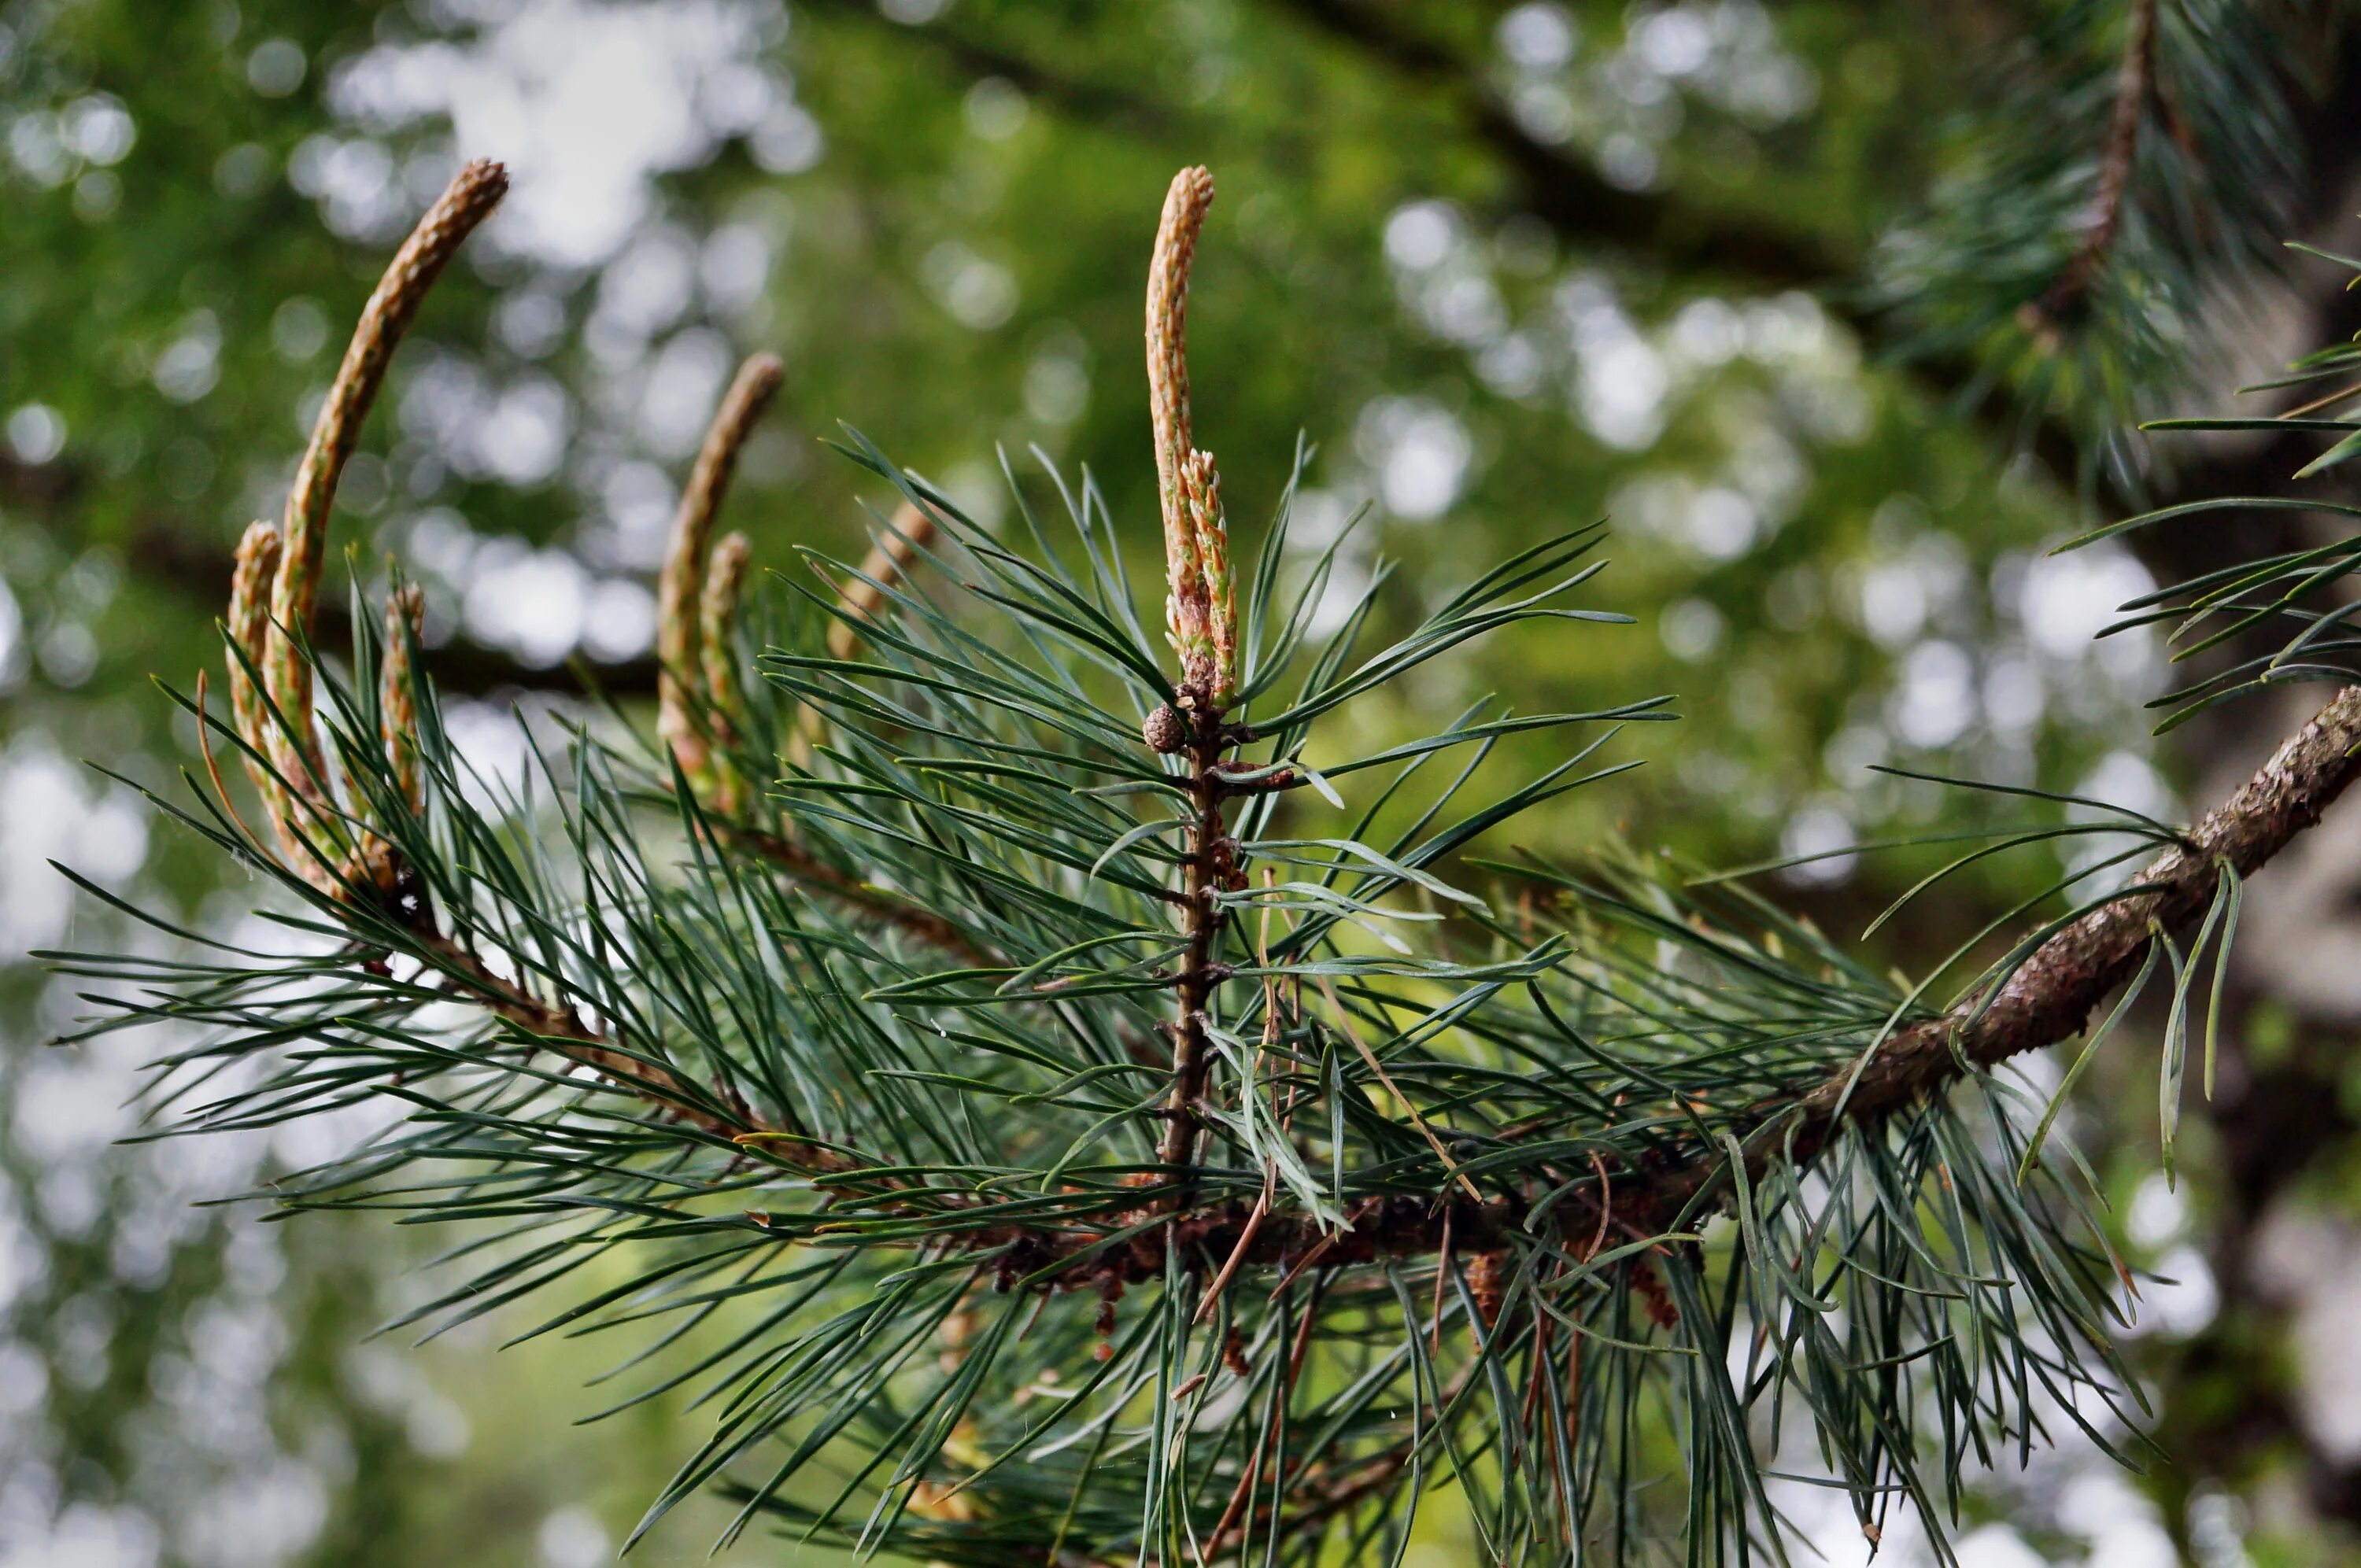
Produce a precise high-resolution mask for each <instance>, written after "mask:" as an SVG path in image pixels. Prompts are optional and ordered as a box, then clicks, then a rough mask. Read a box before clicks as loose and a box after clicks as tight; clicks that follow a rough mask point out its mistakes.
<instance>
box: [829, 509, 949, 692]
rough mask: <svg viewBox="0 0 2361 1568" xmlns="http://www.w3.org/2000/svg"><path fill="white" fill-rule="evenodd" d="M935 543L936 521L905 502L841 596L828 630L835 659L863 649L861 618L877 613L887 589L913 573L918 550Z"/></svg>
mask: <svg viewBox="0 0 2361 1568" xmlns="http://www.w3.org/2000/svg"><path fill="white" fill-rule="evenodd" d="M934 542H935V520H934V519H933V518H932V517H931V516H929V515H928V513H927V512H925V511H924V510H921V509H920V508H919V507H917V505H916V504H915V503H913V502H910V501H904V502H903V503H902V504H901V506H900V507H898V508H897V509H895V512H894V520H893V521H891V522H889V523H887V524H886V525H885V535H884V538H882V539H880V540H878V542H877V543H875V544H874V545H873V546H871V548H870V551H869V554H868V555H867V556H866V557H865V558H863V559H862V563H861V575H860V576H857V577H854V578H853V579H852V580H851V581H850V582H848V583H846V584H845V585H844V591H843V592H842V593H841V594H840V596H839V597H838V598H837V601H836V609H837V615H838V618H839V619H838V620H837V622H836V624H835V625H833V626H831V627H829V629H828V652H829V657H830V658H832V659H850V658H851V657H852V656H853V654H855V653H857V652H860V651H861V629H860V627H859V626H858V625H857V624H856V622H857V621H860V620H867V619H868V618H869V617H871V616H873V615H875V614H876V613H877V609H878V607H879V606H881V605H883V604H884V602H885V590H886V589H887V588H890V587H896V586H897V585H899V584H900V583H901V581H902V579H903V578H905V577H906V576H909V575H910V564H911V563H912V562H914V561H916V560H917V558H918V552H919V551H921V550H924V549H925V548H926V547H927V546H928V545H929V544H932V543H934Z"/></svg>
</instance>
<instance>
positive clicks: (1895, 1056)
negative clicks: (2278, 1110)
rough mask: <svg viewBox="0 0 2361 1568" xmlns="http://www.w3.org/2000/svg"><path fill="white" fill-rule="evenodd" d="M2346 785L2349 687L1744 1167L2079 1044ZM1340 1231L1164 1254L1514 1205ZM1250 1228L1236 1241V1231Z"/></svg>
mask: <svg viewBox="0 0 2361 1568" xmlns="http://www.w3.org/2000/svg"><path fill="white" fill-rule="evenodd" d="M2357 776H2361V686H2349V687H2346V688H2345V690H2344V691H2342V692H2339V693H2338V694H2337V695H2336V696H2335V697H2334V699H2333V700H2331V701H2330V702H2329V703H2328V704H2327V706H2325V707H2323V708H2322V709H2321V710H2320V712H2319V713H2318V714H2317V715H2315V716H2314V717H2313V718H2312V721H2311V722H2310V723H2308V724H2306V725H2305V726H2304V727H2303V729H2301V730H2299V731H2298V732H2297V733H2296V734H2295V735H2293V736H2291V737H2290V738H2289V739H2288V740H2287V741H2286V742H2285V743H2284V744H2282V745H2281V746H2280V747H2279V750H2278V751H2276V752H2275V753H2274V754H2273V755H2272V756H2271V758H2270V760H2269V761H2268V762H2265V763H2264V764H2263V766H2262V767H2261V768H2260V769H2258V770H2257V772H2256V773H2255V775H2254V776H2253V777H2252V778H2250V779H2249V780H2247V782H2246V784H2245V785H2244V786H2242V787H2241V788H2240V789H2239V790H2238V791H2237V793H2236V794H2235V795H2232V796H2231V797H2230V798H2229V799H2227V800H2225V801H2224V802H2223V803H2222V804H2221V805H2220V806H2216V807H2215V808H2214V809H2213V811H2211V812H2209V813H2207V814H2206V816H2205V817H2204V818H2203V819H2202V821H2200V822H2199V823H2198V824H2197V825H2196V826H2195V827H2194V828H2191V829H2190V831H2189V833H2188V835H2187V838H2186V841H2185V843H2184V844H2183V845H2182V846H2181V847H2180V848H2176V849H2174V850H2170V851H2169V852H2167V853H2166V854H2164V855H2163V856H2161V857H2159V858H2158V860H2157V861H2155V863H2153V864H2152V865H2150V866H2149V867H2148V868H2147V870H2146V871H2145V872H2141V873H2140V875H2139V876H2138V878H2137V879H2136V881H2135V883H2133V884H2132V886H2133V890H2134V891H2132V892H2130V893H2128V894H2127V895H2126V896H2125V897H2123V898H2121V899H2118V900H2116V901H2114V902H2113V903H2110V904H2108V905H2104V906H2103V907H2102V908H2100V909H2098V910H2096V911H2093V912H2092V913H2091V914H2089V915H2086V916H2083V917H2082V918H2081V919H2079V920H2077V921H2075V922H2074V923H2073V924H2071V925H2070V926H2068V927H2065V928H2064V929H2063V930H2060V931H2058V932H2056V933H2055V934H2053V935H2051V936H2049V937H2048V938H2047V939H2045V940H2044V941H2042V942H2041V943H2040V945H2039V946H2038V947H2037V948H2035V949H2034V950H2033V952H2032V953H2031V955H2030V956H2029V957H2027V958H2026V960H2025V961H2024V962H2023V963H2022V964H2021V965H2019V966H2017V967H2016V969H2015V970H2013V971H2012V972H2011V973H2010V974H2009V976H2008V977H2007V979H2006V980H2005V981H2004V983H2003V984H2002V985H2001V987H2000V988H1999V990H1998V991H1997V992H1994V993H1992V994H1990V996H1989V998H1987V996H1986V995H1984V994H1982V993H1971V995H1969V996H1968V997H1966V998H1964V999H1962V1000H1961V1001H1960V1003H1957V1004H1956V1005H1955V1006H1953V1007H1952V1008H1951V1009H1950V1010H1949V1012H1947V1013H1945V1014H1942V1015H1941V1016H1940V1017H1938V1018H1934V1019H1931V1020H1928V1021H1927V1022H1924V1023H1920V1024H1916V1025H1911V1026H1909V1027H1907V1028H1905V1029H1902V1030H1899V1031H1896V1032H1895V1033H1894V1034H1893V1036H1891V1037H1890V1038H1888V1039H1886V1040H1885V1041H1884V1042H1883V1044H1881V1045H1880V1046H1879V1047H1877V1048H1876V1049H1875V1050H1874V1051H1873V1052H1872V1053H1871V1055H1870V1057H1869V1059H1868V1061H1867V1062H1866V1063H1865V1064H1856V1065H1854V1066H1849V1067H1847V1068H1845V1069H1840V1070H1839V1071H1838V1072H1836V1073H1834V1074H1832V1075H1831V1076H1829V1077H1828V1079H1827V1080H1824V1081H1822V1082H1821V1083H1819V1084H1817V1086H1815V1087H1813V1088H1811V1089H1809V1090H1808V1091H1805V1092H1802V1093H1800V1094H1797V1095H1795V1096H1794V1097H1793V1098H1791V1099H1788V1100H1785V1101H1783V1102H1780V1103H1778V1104H1775V1105H1761V1106H1757V1107H1755V1108H1754V1112H1753V1128H1752V1132H1751V1133H1750V1134H1749V1141H1750V1142H1751V1143H1752V1150H1751V1152H1750V1156H1749V1158H1750V1162H1751V1166H1752V1169H1753V1170H1754V1171H1755V1172H1756V1173H1758V1174H1759V1172H1760V1171H1761V1169H1762V1168H1763V1166H1764V1165H1765V1163H1766V1162H1768V1161H1769V1160H1770V1159H1772V1158H1773V1157H1784V1154H1785V1151H1786V1149H1787V1148H1788V1147H1789V1146H1788V1145H1787V1144H1785V1143H1784V1141H1782V1140H1784V1138H1785V1137H1786V1136H1787V1135H1788V1134H1789V1133H1790V1132H1791V1131H1792V1132H1793V1134H1794V1137H1795V1141H1794V1144H1793V1148H1794V1151H1795V1156H1796V1157H1797V1158H1798V1160H1799V1161H1808V1159H1809V1158H1810V1157H1812V1156H1813V1155H1814V1154H1815V1153H1817V1151H1818V1150H1819V1149H1820V1148H1821V1147H1822V1146H1825V1145H1826V1144H1827V1143H1828V1140H1829V1138H1830V1137H1831V1136H1832V1135H1833V1134H1834V1133H1835V1132H1836V1130H1837V1129H1838V1128H1839V1126H1840V1125H1844V1124H1851V1125H1860V1126H1867V1125H1872V1124H1875V1123H1876V1122H1878V1121H1880V1120H1882V1119H1883V1118H1884V1117H1886V1116H1888V1115H1891V1114H1892V1113H1894V1112H1895V1111H1897V1110H1899V1109H1901V1108H1902V1107H1904V1106H1905V1105H1906V1104H1908V1103H1910V1102H1912V1101H1913V1100H1915V1099H1916V1098H1918V1097H1920V1096H1922V1095H1925V1094H1928V1093H1931V1092H1934V1091H1938V1090H1939V1089H1940V1088H1941V1087H1942V1086H1943V1085H1945V1084H1946V1083H1948V1082H1949V1081H1951V1080H1955V1079H1957V1078H1958V1077H1959V1076H1960V1074H1961V1072H1962V1071H1963V1069H1962V1067H1961V1065H1960V1064H1961V1062H1962V1061H1963V1060H1964V1061H1966V1062H1969V1063H1972V1064H1973V1065H1974V1066H1975V1067H1977V1068H1990V1067H1993V1066H1996V1065H1998V1064H1999V1063H2001V1062H2003V1061H2005V1060H2007V1059H2008V1058H2011V1057H2014V1056H2019V1055H2022V1054H2024V1053H2025V1052H2026V1051H2031V1050H2037V1049H2039V1048H2041V1047H2045V1046H2051V1045H2056V1044H2058V1043H2059V1042H2060V1041H2062V1040H2066V1039H2069V1038H2070V1037H2072V1036H2074V1035H2075V1034H2077V1033H2079V1032H2080V1031H2081V1029H2082V1028H2083V1026H2084V1025H2085V1024H2086V1022H2087V1021H2088V1019H2089V1017H2090V1015H2091V1014H2092V1012H2093V1011H2094V1010H2095V1009H2096V1008H2097V1007H2098V1006H2099V1004H2100V1003H2103V1002H2104V1001H2105V1000H2106V999H2107V997H2108V995H2109V994H2110V993H2111V992H2114V990H2115V988H2116V987H2118V986H2120V985H2121V984H2122V983H2123V982H2124V981H2125V979H2126V978H2127V977H2128V976H2129V975H2130V973H2131V971H2132V970H2134V969H2135V968H2136V967H2137V966H2138V964H2139V962H2140V960H2141V958H2142V955H2143V954H2144V953H2145V952H2146V950H2147V947H2148V944H2149V943H2150V942H2151V941H2152V940H2153V939H2154V938H2155V937H2156V935H2157V933H2158V931H2159V930H2160V931H2162V932H2163V933H2165V934H2167V935H2169V936H2171V937H2174V938H2179V937H2181V936H2184V935H2186V933H2187V932H2188V930H2189V929H2190V927H2191V926H2192V925H2194V924H2195V922H2196V921H2197V920H2198V918H2199V917H2200V916H2202V913H2203V912H2204V910H2205V908H2206V905H2207V904H2208V903H2209V902H2210V900H2211V899H2212V897H2213V892H2214V889H2215V886H2216V881H2217V878H2218V876H2219V874H2220V869H2221V867H2222V866H2223V865H2224V864H2227V865H2229V866H2230V867H2231V868H2232V869H2233V870H2234V871H2235V872H2237V874H2238V875H2240V876H2241V877H2244V876H2246V875H2248V874H2250V873H2252V872H2256V871H2258V870H2260V869H2261V868H2262V867H2263V866H2264V865H2265V864H2267V863H2268V861H2270V860H2271V858H2272V857H2273V856H2275V855H2276V854H2278V853H2279V851H2280V850H2283V849H2285V848H2286V847H2287V846H2288V845H2289V843H2290V842H2291V841H2292V840H2293V839H2295V838H2296V837H2297V836H2298V835H2299V834H2301V833H2302V832H2303V831H2304V830H2305V829H2307V828H2311V827H2312V826H2313V825H2314V824H2315V823H2317V822H2318V821H2319V820H2320V817H2321V814H2322V813H2323V812H2324V811H2325V810H2327V808H2328V807H2329V806H2331V805H2332V804H2333V803H2334V801H2335V800H2336V799H2337V797H2338V796H2339V795H2343V794H2344V793H2345V789H2346V787H2347V786H2349V785H2350V784H2352V783H2353V781H2354V780H2355V778H2356V777H2357ZM1729 1177H1730V1171H1729V1169H1728V1166H1727V1163H1726V1161H1725V1160H1724V1158H1723V1157H1722V1156H1721V1152H1720V1149H1719V1146H1717V1145H1715V1144H1712V1143H1706V1144H1702V1145H1693V1146H1689V1147H1687V1148H1686V1149H1685V1150H1683V1151H1680V1152H1678V1153H1676V1154H1670V1155H1667V1156H1665V1157H1663V1158H1661V1159H1660V1160H1658V1161H1657V1162H1656V1163H1655V1164H1654V1166H1653V1168H1649V1169H1644V1170H1641V1171H1636V1172H1631V1173H1629V1174H1627V1175H1623V1176H1619V1177H1617V1178H1615V1179H1613V1180H1612V1181H1611V1183H1608V1184H1605V1185H1607V1186H1609V1188H1610V1189H1611V1200H1610V1201H1609V1208H1610V1210H1611V1212H1610V1213H1609V1216H1608V1218H1609V1221H1610V1222H1611V1223H1612V1224H1613V1225H1614V1227H1615V1228H1616V1229H1617V1230H1618V1231H1620V1232H1622V1233H1625V1234H1631V1235H1633V1236H1635V1237H1636V1236H1645V1235H1649V1234H1657V1233H1659V1232H1662V1231H1664V1230H1665V1229H1667V1228H1669V1227H1670V1226H1671V1224H1672V1223H1673V1222H1674V1221H1675V1219H1676V1218H1677V1217H1678V1216H1679V1215H1680V1214H1681V1213H1682V1212H1683V1211H1684V1210H1685V1209H1687V1208H1689V1207H1690V1206H1691V1205H1692V1204H1693V1203H1695V1202H1696V1201H1697V1200H1698V1199H1699V1198H1700V1196H1701V1195H1708V1196H1709V1195H1711V1194H1712V1193H1714V1192H1719V1193H1721V1194H1723V1195H1724V1196H1726V1195H1727V1193H1728V1191H1729ZM1597 1218H1598V1209H1597V1208H1596V1207H1590V1208H1587V1209H1584V1210H1581V1211H1578V1212H1575V1213H1570V1214H1568V1215H1567V1216H1566V1218H1565V1221H1564V1222H1563V1224H1564V1227H1565V1229H1566V1230H1567V1231H1568V1232H1569V1234H1572V1233H1579V1232H1581V1231H1583V1230H1585V1229H1586V1228H1587V1226H1588V1225H1589V1224H1591V1223H1593V1222H1594V1221H1595V1220H1596V1219H1597ZM1350 1219H1351V1223H1350V1225H1349V1226H1348V1227H1347V1229H1346V1230H1345V1232H1343V1233H1341V1234H1340V1233H1336V1232H1332V1231H1330V1230H1328V1229H1327V1228H1325V1227H1323V1226H1322V1225H1320V1224H1319V1223H1316V1222H1314V1221H1312V1220H1310V1219H1306V1218H1301V1217H1296V1216H1284V1217H1280V1216H1274V1217H1271V1218H1268V1219H1265V1220H1260V1221H1257V1220H1256V1219H1255V1217H1254V1216H1253V1215H1252V1213H1251V1212H1250V1211H1249V1210H1248V1209H1247V1208H1246V1205H1244V1204H1241V1203H1238V1202H1235V1201H1231V1202H1229V1203H1227V1204H1226V1205H1225V1206H1224V1207H1223V1208H1222V1209H1221V1210H1219V1211H1213V1212H1196V1213H1192V1214H1189V1215H1186V1216H1183V1218H1182V1223H1180V1224H1179V1225H1178V1226H1177V1227H1176V1229H1175V1233H1174V1234H1175V1241H1176V1245H1178V1246H1179V1247H1180V1249H1181V1251H1182V1255H1183V1256H1184V1257H1185V1258H1188V1259H1190V1260H1191V1263H1190V1264H1189V1265H1188V1266H1192V1267H1197V1266H1207V1265H1205V1264H1203V1262H1202V1260H1203V1259H1206V1258H1208V1257H1210V1258H1212V1259H1213V1260H1215V1261H1216V1262H1218V1261H1220V1260H1223V1259H1225V1258H1227V1257H1229V1256H1230V1255H1232V1254H1233V1253H1235V1252H1238V1251H1240V1250H1241V1249H1240V1247H1239V1242H1240V1240H1241V1238H1242V1237H1244V1238H1246V1241H1247V1244H1248V1245H1246V1247H1245V1248H1244V1249H1243V1251H1244V1255H1245V1259H1246V1262H1249V1263H1254V1264H1263V1265H1269V1264H1274V1263H1277V1264H1293V1265H1295V1266H1303V1265H1306V1264H1312V1263H1316V1264H1317V1265H1318V1266H1323V1267H1338V1266H1349V1265H1353V1264H1363V1263H1368V1262H1371V1261H1374V1260H1377V1259H1380V1258H1384V1257H1389V1256H1394V1257H1401V1256H1416V1255H1434V1254H1436V1253H1439V1252H1441V1251H1442V1250H1443V1249H1444V1246H1445V1245H1446V1244H1447V1242H1448V1240H1449V1238H1451V1237H1452V1236H1453V1235H1454V1234H1455V1235H1456V1237H1457V1240H1458V1245H1460V1246H1461V1247H1463V1248H1466V1249H1468V1250H1472V1251H1480V1250H1483V1249H1485V1248H1487V1247H1488V1246H1491V1245H1498V1244H1499V1243H1500V1242H1502V1241H1504V1240H1505V1239H1507V1238H1508V1237H1509V1235H1510V1234H1511V1233H1513V1232H1516V1231H1518V1230H1520V1229H1521V1227H1522V1226H1523V1224H1524V1221H1525V1205H1524V1204H1523V1203H1521V1202H1520V1201H1515V1200H1513V1199H1509V1198H1499V1199H1495V1200H1493V1201H1488V1202H1482V1203H1478V1202H1474V1201H1468V1200H1466V1199H1457V1198H1455V1199H1453V1200H1450V1201H1447V1202H1441V1203H1437V1202H1430V1201H1426V1200H1423V1199H1418V1200H1411V1199H1377V1198H1373V1199H1369V1200H1367V1201H1363V1202H1362V1203H1360V1204H1359V1205H1358V1206H1356V1208H1355V1209H1354V1210H1353V1211H1352V1212H1351V1215H1350ZM1250 1223H1252V1224H1253V1225H1254V1230H1253V1233H1252V1234H1251V1235H1250V1236H1249V1235H1247V1227H1248V1225H1249V1224H1250ZM1040 1241H1041V1247H1040V1252H1039V1253H1038V1255H1037V1256H1040V1257H1054V1256H1056V1255H1060V1254H1064V1253H1071V1252H1072V1251H1075V1250H1077V1247H1076V1245H1075V1244H1074V1243H1073V1242H1072V1241H1071V1240H1064V1241H1060V1240H1058V1239H1056V1238H1040ZM1161 1268H1162V1260H1161V1257H1160V1255H1149V1256H1148V1257H1147V1258H1145V1259H1143V1260H1142V1262H1141V1264H1140V1265H1138V1266H1135V1269H1134V1273H1133V1277H1134V1279H1135V1280H1136V1281H1137V1280H1140V1279H1145V1278H1148V1277H1154V1275H1155V1274H1157V1273H1159V1272H1160V1270H1161Z"/></svg>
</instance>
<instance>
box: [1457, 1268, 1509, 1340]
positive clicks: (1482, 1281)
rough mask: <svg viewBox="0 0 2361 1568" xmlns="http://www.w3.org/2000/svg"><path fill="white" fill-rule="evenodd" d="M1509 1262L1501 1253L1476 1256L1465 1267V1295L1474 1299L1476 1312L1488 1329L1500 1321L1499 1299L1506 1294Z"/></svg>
mask: <svg viewBox="0 0 2361 1568" xmlns="http://www.w3.org/2000/svg"><path fill="white" fill-rule="evenodd" d="M1508 1288H1509V1260H1508V1258H1507V1256H1506V1255H1503V1254H1501V1253H1497V1252H1486V1253H1478V1254H1477V1255H1476V1258H1475V1261H1474V1262H1472V1263H1470V1264H1468V1266H1467V1293H1468V1294H1469V1295H1470V1296H1473V1297H1474V1298H1476V1310H1477V1313H1478V1314H1480V1315H1481V1316H1482V1318H1483V1320H1484V1326H1485V1327H1486V1328H1490V1327H1491V1326H1492V1325H1493V1324H1495V1323H1497V1322H1499V1321H1500V1299H1501V1297H1502V1296H1504V1295H1506V1294H1507V1293H1508Z"/></svg>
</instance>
